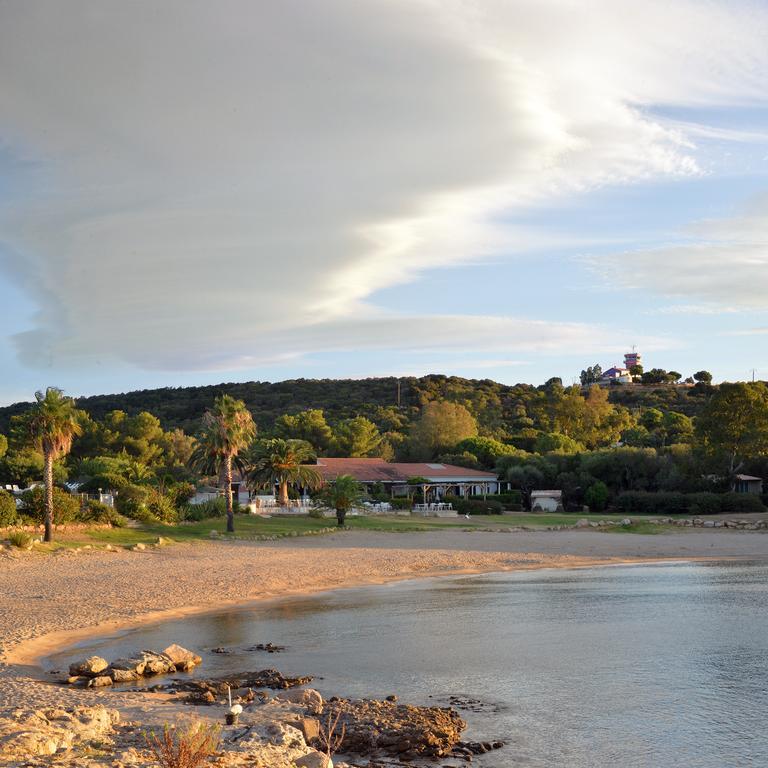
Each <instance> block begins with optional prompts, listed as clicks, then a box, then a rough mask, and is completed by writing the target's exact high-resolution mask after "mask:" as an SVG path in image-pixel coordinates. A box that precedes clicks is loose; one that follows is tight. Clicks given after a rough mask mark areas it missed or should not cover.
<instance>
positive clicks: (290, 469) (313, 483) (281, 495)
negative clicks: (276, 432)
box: [248, 437, 323, 507]
mask: <svg viewBox="0 0 768 768" xmlns="http://www.w3.org/2000/svg"><path fill="white" fill-rule="evenodd" d="M312 456H313V451H312V446H310V445H309V444H308V443H307V442H305V441H304V440H283V439H282V438H279V437H276V438H274V439H272V440H265V441H264V442H262V443H260V444H259V445H257V446H255V448H254V450H253V452H252V453H250V454H249V456H248V464H249V470H248V482H249V484H250V485H251V487H261V488H263V487H268V488H272V489H274V487H275V483H277V486H278V492H277V503H278V505H279V506H281V507H287V506H288V486H289V485H291V484H293V483H297V484H299V485H302V486H304V487H305V488H319V487H320V486H321V485H322V483H323V479H322V477H321V476H320V473H319V472H318V471H317V470H316V469H314V468H313V467H310V466H307V465H306V464H305V463H304V462H306V461H309V460H310V459H311V458H312Z"/></svg>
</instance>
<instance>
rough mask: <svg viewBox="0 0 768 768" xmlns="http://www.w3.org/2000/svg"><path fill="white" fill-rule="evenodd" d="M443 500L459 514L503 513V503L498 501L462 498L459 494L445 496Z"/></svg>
mask: <svg viewBox="0 0 768 768" xmlns="http://www.w3.org/2000/svg"><path fill="white" fill-rule="evenodd" d="M445 500H446V501H448V502H450V503H451V504H452V505H453V508H454V509H455V510H456V511H457V512H458V513H459V514H460V515H501V514H503V513H504V505H503V504H501V503H500V502H498V501H492V500H488V501H483V500H482V499H464V498H461V497H459V496H446V497H445Z"/></svg>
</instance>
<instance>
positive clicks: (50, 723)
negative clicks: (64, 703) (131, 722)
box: [0, 706, 120, 765]
mask: <svg viewBox="0 0 768 768" xmlns="http://www.w3.org/2000/svg"><path fill="white" fill-rule="evenodd" d="M119 720H120V715H119V713H118V712H117V710H114V709H106V708H105V707H101V706H98V707H75V708H74V709H57V708H49V709H38V710H26V709H18V710H15V711H14V712H12V713H11V715H10V716H8V717H2V718H0V764H3V765H8V764H10V763H11V762H12V761H14V760H22V759H23V760H29V758H31V757H33V756H34V757H37V756H49V755H57V754H59V753H63V752H68V751H69V750H71V749H73V748H74V747H78V746H79V747H82V746H88V745H90V744H91V743H96V742H98V743H99V744H101V745H102V746H103V744H104V742H106V741H108V740H109V737H110V735H111V734H112V731H113V728H114V726H115V725H116V724H117V723H118V722H119Z"/></svg>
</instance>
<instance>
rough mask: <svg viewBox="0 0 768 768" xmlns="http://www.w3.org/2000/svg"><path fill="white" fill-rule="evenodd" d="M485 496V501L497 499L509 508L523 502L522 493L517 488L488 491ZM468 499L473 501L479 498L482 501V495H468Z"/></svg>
mask: <svg viewBox="0 0 768 768" xmlns="http://www.w3.org/2000/svg"><path fill="white" fill-rule="evenodd" d="M485 498H486V500H487V501H498V502H499V503H500V504H503V505H504V506H505V507H507V508H509V509H512V508H514V507H516V506H520V505H522V503H523V494H522V493H521V492H520V491H517V490H515V491H506V492H505V493H488V494H486V496H485ZM470 499H472V500H473V501H474V500H477V499H480V500H481V501H482V500H483V497H482V496H481V495H475V496H470Z"/></svg>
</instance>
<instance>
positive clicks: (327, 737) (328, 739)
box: [318, 710, 347, 758]
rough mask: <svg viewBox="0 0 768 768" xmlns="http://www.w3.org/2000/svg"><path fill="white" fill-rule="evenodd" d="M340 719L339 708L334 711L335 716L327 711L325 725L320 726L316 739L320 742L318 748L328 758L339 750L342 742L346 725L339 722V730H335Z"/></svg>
mask: <svg viewBox="0 0 768 768" xmlns="http://www.w3.org/2000/svg"><path fill="white" fill-rule="evenodd" d="M340 719H341V710H338V712H336V717H333V714H332V713H331V712H328V716H327V718H326V721H325V725H321V726H320V735H319V736H318V741H319V742H320V748H321V749H322V751H323V752H324V753H325V754H326V755H327V756H328V757H329V758H331V757H333V756H334V754H336V752H338V751H339V748H340V747H341V745H342V744H343V743H344V736H346V733H347V726H346V725H345V724H344V723H342V724H341V730H340V731H338V732H337V729H338V727H339V720H340Z"/></svg>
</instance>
